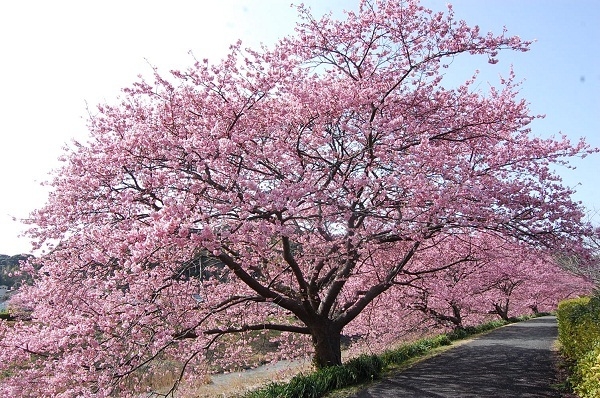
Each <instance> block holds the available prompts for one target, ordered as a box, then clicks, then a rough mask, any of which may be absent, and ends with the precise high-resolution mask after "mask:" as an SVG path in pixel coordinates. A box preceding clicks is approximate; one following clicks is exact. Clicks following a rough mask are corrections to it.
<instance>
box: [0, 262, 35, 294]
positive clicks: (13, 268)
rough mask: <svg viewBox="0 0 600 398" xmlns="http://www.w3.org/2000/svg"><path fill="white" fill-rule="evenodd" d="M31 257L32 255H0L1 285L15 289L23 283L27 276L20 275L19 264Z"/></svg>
mask: <svg viewBox="0 0 600 398" xmlns="http://www.w3.org/2000/svg"><path fill="white" fill-rule="evenodd" d="M29 257H30V255H26V254H17V255H14V256H9V255H6V254H0V285H6V286H8V287H13V286H16V285H18V284H19V283H20V282H21V281H23V279H24V278H25V276H23V275H20V273H19V264H20V262H21V261H24V260H27V259H28V258H29Z"/></svg>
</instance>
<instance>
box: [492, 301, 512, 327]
mask: <svg viewBox="0 0 600 398" xmlns="http://www.w3.org/2000/svg"><path fill="white" fill-rule="evenodd" d="M494 309H495V313H496V314H498V316H499V317H500V318H501V319H502V320H504V321H507V322H508V321H509V318H508V301H507V302H506V305H504V306H503V305H501V304H494Z"/></svg>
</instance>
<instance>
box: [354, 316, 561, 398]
mask: <svg viewBox="0 0 600 398" xmlns="http://www.w3.org/2000/svg"><path fill="white" fill-rule="evenodd" d="M556 338H557V325H556V318H555V317H552V316H547V317H541V318H535V319H532V320H529V321H525V322H519V323H515V324H511V325H508V326H505V327H503V328H500V329H497V330H494V331H492V332H490V333H488V334H486V335H484V336H481V337H478V338H476V339H474V340H472V341H470V342H468V343H465V344H463V345H460V346H458V347H456V348H453V349H451V350H449V351H446V352H444V353H442V354H440V355H438V356H435V357H433V358H431V359H428V360H425V361H423V362H420V363H418V364H416V365H415V366H413V367H411V368H409V369H407V370H404V371H402V372H400V373H398V374H396V375H393V376H389V377H387V378H385V379H384V380H382V381H380V382H378V383H376V384H373V385H371V386H370V387H368V388H367V389H365V390H362V391H360V392H358V393H357V394H355V395H353V396H352V397H354V398H371V397H373V398H386V397H394V398H405V397H406V398H409V397H415V398H417V397H418V398H459V397H478V398H481V397H494V398H499V397H511V398H514V397H523V398H531V397H561V393H560V392H559V391H558V390H556V389H555V388H553V385H554V384H556V383H557V380H556V378H555V375H556V372H555V369H554V353H553V350H552V347H553V344H554V342H555V340H556Z"/></svg>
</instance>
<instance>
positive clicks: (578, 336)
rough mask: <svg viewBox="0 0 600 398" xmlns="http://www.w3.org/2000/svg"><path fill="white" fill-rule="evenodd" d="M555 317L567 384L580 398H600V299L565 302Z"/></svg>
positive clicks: (595, 297) (589, 298)
mask: <svg viewBox="0 0 600 398" xmlns="http://www.w3.org/2000/svg"><path fill="white" fill-rule="evenodd" d="M556 316H557V318H558V338H559V341H560V343H561V352H562V354H563V355H564V356H565V358H566V359H567V362H568V363H569V364H570V366H571V372H572V374H571V377H570V378H569V383H570V384H571V385H572V386H573V390H574V391H575V392H576V393H577V394H578V395H579V396H580V397H582V398H600V296H598V295H596V296H593V297H584V298H578V299H571V300H565V301H563V302H561V303H560V304H559V306H558V310H557V313H556Z"/></svg>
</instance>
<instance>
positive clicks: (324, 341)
mask: <svg viewBox="0 0 600 398" xmlns="http://www.w3.org/2000/svg"><path fill="white" fill-rule="evenodd" d="M309 329H310V331H311V335H312V341H313V346H314V347H315V356H314V359H313V362H314V364H315V366H316V367H317V369H322V368H326V367H329V366H336V365H341V364H342V349H341V335H342V331H341V329H340V328H339V327H337V326H335V325H332V323H331V322H330V321H325V322H319V323H317V324H315V325H311V326H309Z"/></svg>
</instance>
